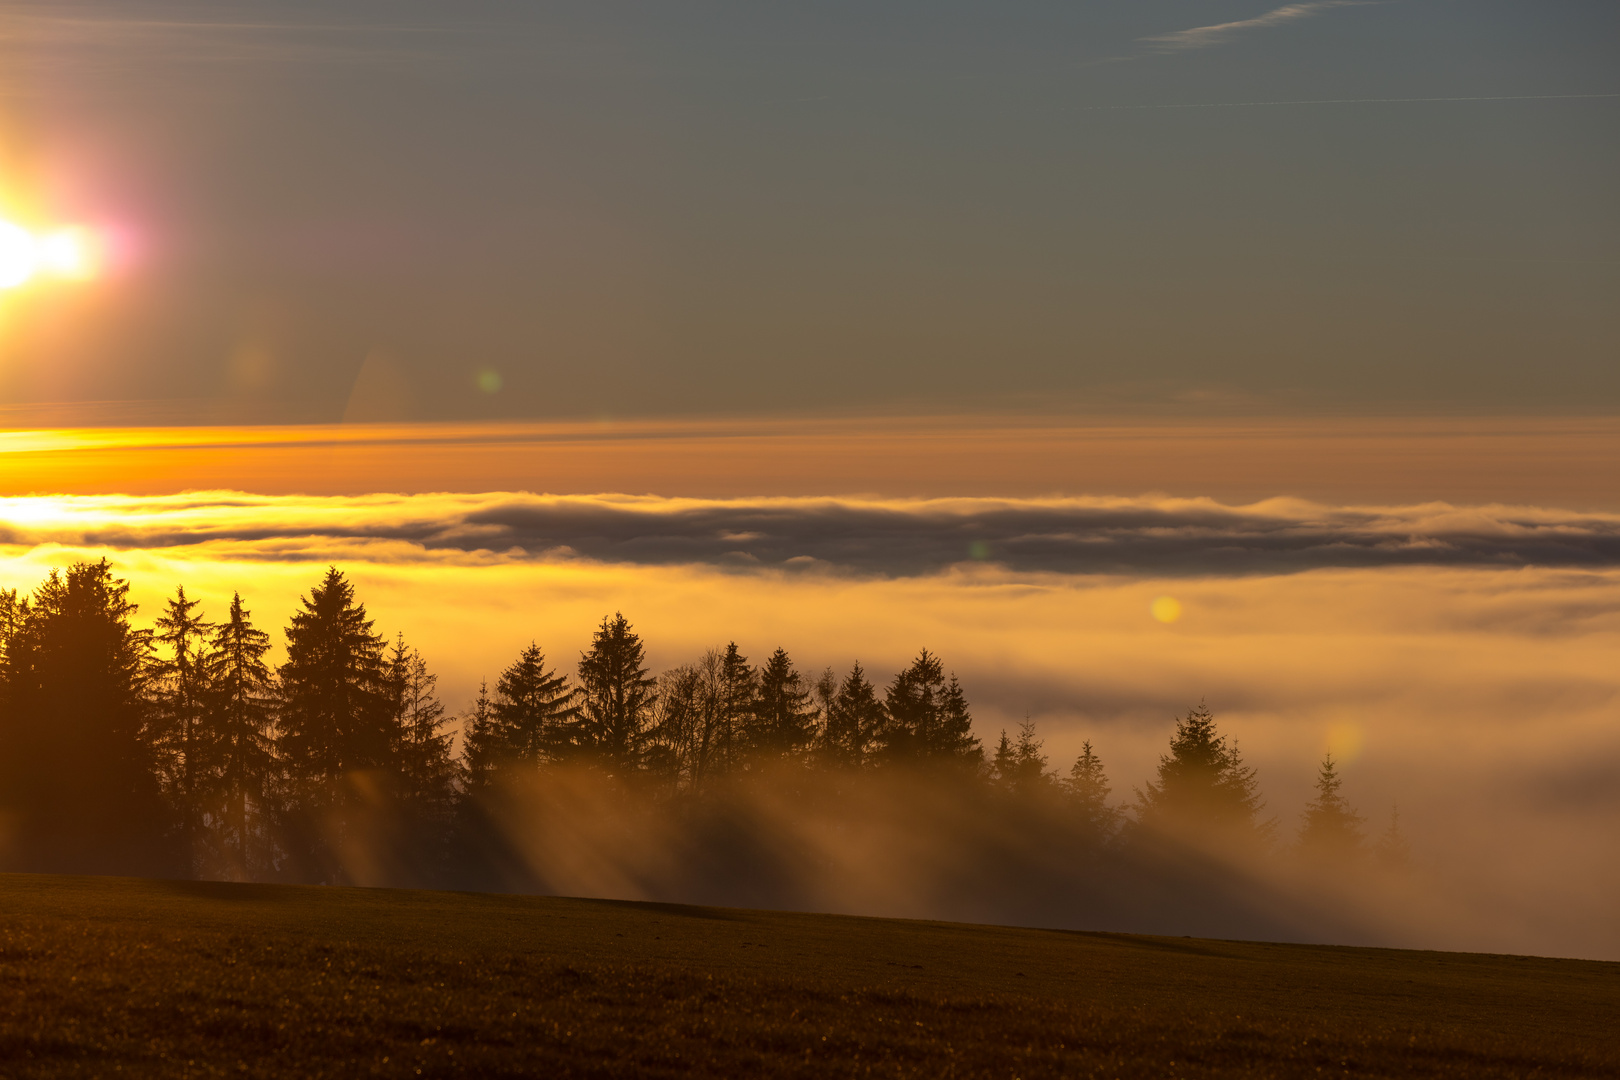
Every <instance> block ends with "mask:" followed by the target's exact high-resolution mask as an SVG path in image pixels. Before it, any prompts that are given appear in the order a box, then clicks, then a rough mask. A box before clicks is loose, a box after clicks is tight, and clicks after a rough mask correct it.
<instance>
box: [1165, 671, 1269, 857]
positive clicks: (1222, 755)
mask: <svg viewBox="0 0 1620 1080" xmlns="http://www.w3.org/2000/svg"><path fill="white" fill-rule="evenodd" d="M1263 806H1264V803H1263V802H1262V801H1261V799H1260V795H1259V781H1258V779H1257V778H1256V776H1255V771H1254V769H1252V768H1250V767H1249V766H1247V765H1244V764H1243V757H1242V755H1241V754H1239V753H1238V749H1237V747H1236V746H1233V745H1230V744H1228V742H1227V740H1226V736H1224V735H1222V734H1220V732H1219V731H1218V730H1216V727H1215V715H1214V714H1213V713H1211V712H1210V711H1209V709H1208V707H1206V706H1205V705H1204V704H1203V703H1202V702H1200V703H1199V705H1198V707H1197V708H1195V709H1191V710H1189V711H1188V713H1187V715H1186V716H1185V717H1184V718H1180V719H1177V720H1176V731H1175V734H1174V735H1173V736H1171V739H1170V753H1168V754H1165V755H1162V756H1161V757H1160V758H1159V768H1158V779H1157V781H1149V782H1148V784H1147V787H1146V788H1142V789H1138V791H1137V793H1136V813H1137V821H1138V822H1139V823H1140V824H1141V825H1143V826H1145V827H1148V828H1150V829H1155V830H1159V831H1170V832H1179V833H1183V834H1198V835H1203V836H1206V837H1208V836H1210V835H1211V834H1222V835H1224V836H1225V837H1226V838H1227V839H1236V840H1240V841H1246V842H1264V841H1268V840H1269V839H1270V835H1271V829H1272V824H1271V823H1270V822H1262V821H1260V820H1259V815H1260V811H1261V809H1262V808H1263Z"/></svg>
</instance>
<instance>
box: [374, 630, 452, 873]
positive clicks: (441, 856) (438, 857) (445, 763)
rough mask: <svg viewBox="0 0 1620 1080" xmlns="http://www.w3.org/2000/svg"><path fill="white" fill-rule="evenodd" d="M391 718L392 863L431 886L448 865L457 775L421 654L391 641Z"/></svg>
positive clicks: (442, 712)
mask: <svg viewBox="0 0 1620 1080" xmlns="http://www.w3.org/2000/svg"><path fill="white" fill-rule="evenodd" d="M385 672H386V680H387V691H388V698H389V704H390V708H391V711H392V713H393V739H394V745H393V749H392V758H393V770H394V774H395V776H396V778H397V779H396V790H395V795H396V798H397V802H398V805H397V806H396V808H395V812H396V814H397V815H398V817H399V821H398V825H397V827H398V830H399V833H400V835H401V838H402V839H401V842H400V844H399V850H398V852H397V856H396V857H397V858H399V859H400V861H401V863H402V864H404V865H406V866H409V867H410V868H411V869H412V871H413V872H414V876H415V877H416V878H417V880H426V881H432V880H434V879H435V878H436V876H437V875H438V874H439V873H441V872H442V871H443V870H444V869H445V867H446V866H447V860H448V857H449V849H448V847H447V845H448V843H449V839H450V830H451V826H452V823H453V818H454V814H455V800H456V793H457V786H458V783H459V781H460V770H459V769H458V767H457V764H456V761H455V759H454V758H453V757H452V756H451V753H450V744H451V741H452V738H453V736H452V735H451V733H450V732H447V731H445V730H443V729H444V728H445V726H446V725H447V724H448V723H449V722H450V721H449V717H447V716H446V715H445V710H444V705H443V703H441V702H440V701H439V697H438V693H437V688H438V681H439V680H438V676H436V675H434V674H432V673H431V672H429V671H428V667H427V661H425V660H423V659H422V654H421V653H419V652H417V651H416V650H415V649H413V648H411V647H410V646H409V645H407V644H405V638H404V636H403V635H400V636H398V637H397V638H396V639H395V642H394V645H393V647H392V648H391V649H390V650H389V652H388V656H387V659H386V664H385Z"/></svg>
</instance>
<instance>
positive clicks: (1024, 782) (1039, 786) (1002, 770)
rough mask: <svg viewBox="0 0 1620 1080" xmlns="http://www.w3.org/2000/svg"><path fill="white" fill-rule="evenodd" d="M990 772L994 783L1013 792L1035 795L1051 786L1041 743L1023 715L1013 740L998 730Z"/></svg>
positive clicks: (1029, 721) (1031, 724) (1052, 778)
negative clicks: (999, 737)
mask: <svg viewBox="0 0 1620 1080" xmlns="http://www.w3.org/2000/svg"><path fill="white" fill-rule="evenodd" d="M991 773H992V778H993V779H994V780H995V781H996V783H998V784H999V785H1000V786H1001V787H1003V788H1004V789H1006V790H1007V791H1010V792H1012V793H1014V794H1016V795H1024V796H1029V795H1035V794H1038V793H1040V792H1044V791H1048V790H1050V789H1051V788H1052V787H1053V785H1054V782H1055V779H1056V778H1055V777H1052V776H1048V775H1047V772H1046V751H1045V744H1044V743H1043V742H1042V741H1041V740H1040V739H1038V738H1036V737H1035V724H1034V722H1033V721H1031V720H1029V719H1028V718H1027V717H1026V718H1025V719H1024V722H1023V723H1022V724H1020V725H1018V738H1017V740H1016V741H1013V740H1010V739H1008V738H1007V732H1006V729H1002V732H1001V741H1000V742H999V743H998V744H997V745H996V755H995V760H994V761H993V762H992V765H991Z"/></svg>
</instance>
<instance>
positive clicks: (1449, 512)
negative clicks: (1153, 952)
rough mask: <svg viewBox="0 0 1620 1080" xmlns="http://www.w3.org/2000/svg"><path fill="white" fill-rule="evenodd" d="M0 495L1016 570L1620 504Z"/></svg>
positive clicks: (1540, 518) (1537, 526)
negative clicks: (989, 565) (1553, 507)
mask: <svg viewBox="0 0 1620 1080" xmlns="http://www.w3.org/2000/svg"><path fill="white" fill-rule="evenodd" d="M5 502H6V501H4V500H0V540H3V541H5V542H8V543H11V544H36V543H43V542H56V543H64V544H70V545H94V546H102V547H111V548H165V547H174V546H181V545H190V544H197V543H203V542H211V541H212V542H219V541H231V542H236V543H240V544H246V545H249V546H252V545H256V544H262V545H266V546H267V547H274V548H275V549H276V551H277V554H278V557H287V556H288V554H290V552H289V549H288V547H287V545H289V544H291V545H293V546H295V547H296V548H297V549H298V550H302V551H305V552H307V557H308V558H311V559H317V558H324V557H326V556H325V555H324V554H322V552H321V548H322V543H321V541H327V542H330V543H332V544H336V545H342V544H350V543H353V542H356V541H386V540H392V541H403V542H405V543H407V544H410V545H415V546H419V547H420V548H421V549H423V550H424V551H445V550H450V551H464V552H478V551H486V552H495V553H500V554H504V555H508V556H510V557H516V558H536V559H539V558H549V559H559V558H583V559H591V560H600V561H605V562H616V563H634V564H642V565H678V564H698V565H712V566H722V567H725V566H731V567H736V568H738V569H746V568H756V567H759V568H784V569H789V570H793V569H801V570H812V569H817V568H820V569H832V570H837V571H842V572H846V573H856V574H875V575H888V576H909V575H919V574H929V573H935V572H938V571H941V570H944V569H946V568H948V567H951V566H953V565H957V564H961V563H970V562H976V561H977V562H988V563H995V564H1000V565H1003V566H1006V567H1008V568H1009V569H1012V570H1016V571H1024V572H1056V573H1074V574H1119V573H1126V574H1130V573H1146V574H1168V575H1177V574H1186V575H1193V574H1216V575H1220V574H1263V573H1286V572H1290V571H1300V570H1311V569H1319V568H1328V567H1353V568H1364V567H1369V568H1370V567H1381V566H1413V565H1432V566H1498V567H1514V566H1546V567H1574V568H1582V567H1584V568H1594V569H1597V568H1605V567H1612V566H1616V565H1620V515H1605V514H1578V513H1570V512H1563V511H1557V510H1546V509H1537V508H1514V507H1479V508H1456V507H1451V506H1447V505H1438V504H1437V505H1426V506H1413V507H1395V508H1356V507H1324V506H1320V505H1316V504H1309V503H1302V502H1295V501H1284V500H1273V501H1270V502H1265V503H1257V504H1254V505H1251V506H1226V505H1223V504H1220V503H1216V502H1213V501H1210V500H1202V499H1198V500H1187V499H1159V500H1155V499H1133V500H1117V499H1090V500H1088V499H1065V500H974V499H954V500H922V501H878V500H841V499H772V500H722V501H701V500H684V499H655V498H630V497H551V496H534V495H524V494H505V493H495V494H488V495H476V496H458V495H419V496H367V497H363V498H355V499H343V498H307V497H267V496H255V495H242V494H235V493H222V494H204V495H187V496H175V497H168V498H148V499H136V498H127V499H125V498H105V497H101V498H80V499H73V498H65V499H61V500H51V501H50V505H49V506H48V507H47V508H46V510H45V511H44V512H42V511H41V509H40V507H39V505H38V502H37V501H29V502H30V505H29V508H28V512H27V513H19V512H16V511H17V510H19V509H20V505H21V504H20V503H17V504H15V505H12V506H6V505H4V503H5Z"/></svg>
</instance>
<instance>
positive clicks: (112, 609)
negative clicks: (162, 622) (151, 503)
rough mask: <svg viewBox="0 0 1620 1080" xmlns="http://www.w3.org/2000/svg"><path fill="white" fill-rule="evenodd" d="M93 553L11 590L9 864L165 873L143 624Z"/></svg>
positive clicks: (168, 841)
mask: <svg viewBox="0 0 1620 1080" xmlns="http://www.w3.org/2000/svg"><path fill="white" fill-rule="evenodd" d="M128 593H129V584H128V582H126V581H124V580H122V579H120V578H115V577H113V575H112V570H111V567H110V566H109V565H108V563H107V561H106V560H105V559H102V560H101V561H99V562H93V563H91V562H79V563H75V564H73V565H72V566H71V567H69V568H68V570H67V572H66V573H65V574H64V573H61V572H59V571H56V570H53V571H51V574H50V576H49V577H48V578H46V580H45V582H44V583H43V584H42V585H40V587H39V589H38V590H37V591H36V592H35V593H34V597H33V600H32V602H31V603H28V604H26V605H24V604H22V603H21V602H19V601H16V600H15V598H14V597H13V600H12V603H11V605H10V606H11V612H10V616H9V617H10V618H11V620H12V630H11V633H10V636H9V640H8V641H7V642H6V650H5V651H6V655H5V670H4V686H5V693H4V708H3V710H0V769H3V770H4V783H3V785H0V791H3V792H4V796H3V797H4V799H5V802H6V806H5V810H6V811H7V813H8V816H9V817H10V819H11V824H12V845H11V852H12V863H13V865H14V866H15V867H17V868H22V869H30V870H46V871H57V872H68V873H85V872H90V873H173V872H175V870H176V869H178V868H179V867H178V866H177V863H176V859H175V854H176V849H175V845H174V844H173V842H172V837H173V833H172V830H171V822H172V819H171V818H169V817H168V815H167V814H166V812H165V807H164V804H163V801H162V796H161V793H160V791H159V788H158V783H157V779H156V764H157V763H156V760H155V755H154V752H153V748H152V746H151V744H150V739H151V736H152V731H151V729H150V726H149V720H150V709H149V706H148V704H147V700H146V693H147V690H148V683H149V680H150V678H151V675H152V671H151V665H152V660H151V633H150V632H149V631H146V630H137V629H135V628H134V627H133V626H131V625H130V618H131V616H132V615H134V613H135V605H134V604H131V603H130V602H129V599H128Z"/></svg>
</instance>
